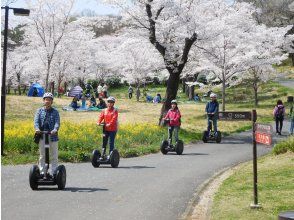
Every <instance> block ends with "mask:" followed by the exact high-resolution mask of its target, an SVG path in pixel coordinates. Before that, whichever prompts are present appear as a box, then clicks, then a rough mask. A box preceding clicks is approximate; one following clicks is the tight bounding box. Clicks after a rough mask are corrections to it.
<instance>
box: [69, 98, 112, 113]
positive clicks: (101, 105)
mask: <svg viewBox="0 0 294 220" xmlns="http://www.w3.org/2000/svg"><path fill="white" fill-rule="evenodd" d="M80 99H81V101H82V105H81V106H80V105H79V104H78V102H79V100H80ZM86 101H88V103H87V104H86ZM70 107H72V108H73V110H74V111H76V110H77V109H79V108H81V109H88V108H91V107H96V108H98V109H105V108H106V103H105V101H104V100H103V98H102V97H101V96H99V98H98V103H97V101H96V98H95V96H94V95H91V97H90V98H87V97H86V96H82V97H81V98H79V96H75V97H73V99H72V101H71V103H70Z"/></svg>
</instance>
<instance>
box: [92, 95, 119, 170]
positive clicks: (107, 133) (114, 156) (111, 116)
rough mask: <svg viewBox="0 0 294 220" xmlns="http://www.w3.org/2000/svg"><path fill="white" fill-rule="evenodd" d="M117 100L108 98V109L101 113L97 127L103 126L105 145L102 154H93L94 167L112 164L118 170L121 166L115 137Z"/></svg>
mask: <svg viewBox="0 0 294 220" xmlns="http://www.w3.org/2000/svg"><path fill="white" fill-rule="evenodd" d="M114 103H115V98H114V97H111V96H110V97H108V98H107V108H106V109H104V110H102V111H101V114H100V116H99V119H98V121H97V125H99V126H103V144H102V154H101V153H100V151H99V150H97V149H95V150H94V151H93V153H92V165H93V167H99V166H100V164H111V166H112V167H114V168H116V167H118V164H119V157H120V156H119V152H118V150H117V149H115V147H114V141H115V135H116V133H117V127H118V126H117V119H118V111H117V110H116V109H115V108H114ZM108 139H109V155H106V146H107V142H108Z"/></svg>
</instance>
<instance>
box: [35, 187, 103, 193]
mask: <svg viewBox="0 0 294 220" xmlns="http://www.w3.org/2000/svg"><path fill="white" fill-rule="evenodd" d="M45 190H50V191H69V192H87V193H89V192H97V191H108V189H103V188H90V187H67V188H64V189H63V190H59V189H58V188H56V187H54V188H53V187H52V188H50V187H41V188H38V191H45Z"/></svg>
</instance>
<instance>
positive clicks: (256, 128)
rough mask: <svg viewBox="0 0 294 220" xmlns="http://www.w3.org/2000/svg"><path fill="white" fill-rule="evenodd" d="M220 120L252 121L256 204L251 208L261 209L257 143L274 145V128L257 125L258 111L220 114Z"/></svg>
mask: <svg viewBox="0 0 294 220" xmlns="http://www.w3.org/2000/svg"><path fill="white" fill-rule="evenodd" d="M218 116H219V120H222V121H252V146H253V193H254V204H251V205H250V207H251V208H261V205H260V204H258V194H257V152H256V143H261V144H266V145H271V143H272V137H271V133H272V130H273V128H272V126H271V125H267V124H259V123H256V120H257V113H256V110H252V112H219V114H218Z"/></svg>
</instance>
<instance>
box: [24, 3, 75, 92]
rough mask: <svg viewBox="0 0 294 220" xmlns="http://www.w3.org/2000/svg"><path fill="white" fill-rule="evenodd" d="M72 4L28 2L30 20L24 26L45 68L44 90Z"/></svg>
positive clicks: (66, 25)
mask: <svg viewBox="0 0 294 220" xmlns="http://www.w3.org/2000/svg"><path fill="white" fill-rule="evenodd" d="M73 4H74V0H51V1H47V0H36V1H32V2H30V3H29V5H30V8H31V14H30V19H31V20H32V22H31V23H30V24H29V25H28V26H27V28H26V36H27V39H30V40H31V46H32V47H33V49H34V50H36V51H38V54H39V57H40V60H41V61H42V63H43V65H44V66H45V68H46V77H45V89H46V90H47V89H48V83H49V76H50V73H51V67H52V61H53V59H54V56H55V53H56V50H57V47H58V45H59V44H60V42H61V40H62V38H63V37H64V35H65V33H66V32H67V30H68V25H69V24H70V13H71V10H72V7H73Z"/></svg>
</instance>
